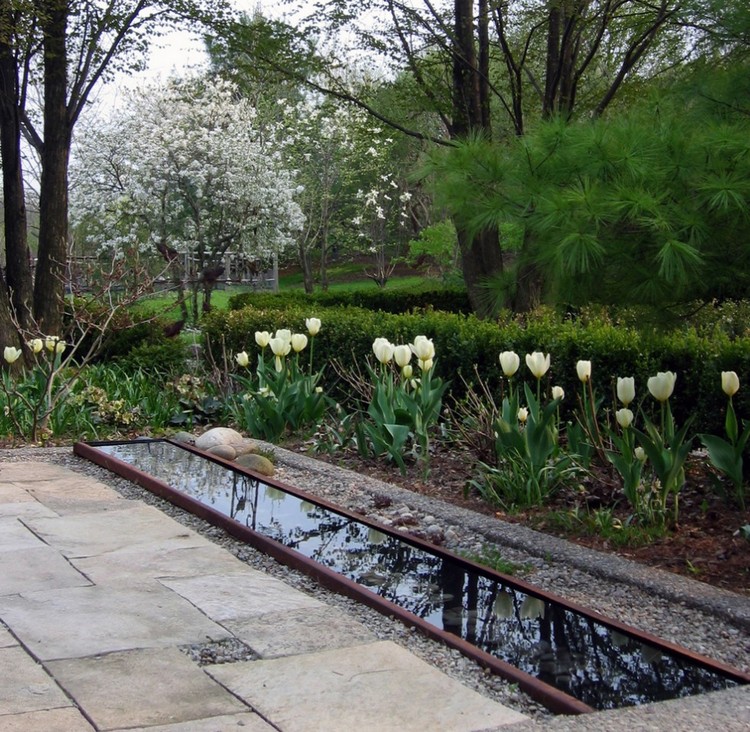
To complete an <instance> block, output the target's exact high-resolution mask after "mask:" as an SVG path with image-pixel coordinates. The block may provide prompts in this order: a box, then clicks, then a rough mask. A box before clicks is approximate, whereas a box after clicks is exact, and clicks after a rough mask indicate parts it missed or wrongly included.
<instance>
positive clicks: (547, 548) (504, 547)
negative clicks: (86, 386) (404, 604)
mask: <svg viewBox="0 0 750 732" xmlns="http://www.w3.org/2000/svg"><path fill="white" fill-rule="evenodd" d="M266 447H268V448H270V449H273V451H274V452H275V454H276V459H277V474H276V478H277V479H279V480H281V481H282V482H285V483H288V484H289V485H294V486H298V487H300V488H302V489H303V490H305V491H307V492H310V493H313V494H316V495H318V496H320V497H322V498H326V499H328V500H330V501H333V502H335V503H337V504H339V505H342V506H344V507H346V508H348V509H350V510H353V511H356V512H357V513H360V514H362V515H366V516H367V517H368V518H371V519H376V520H378V521H381V522H383V523H385V524H386V525H390V526H393V527H394V528H396V529H399V530H404V531H406V530H408V531H409V532H411V533H413V534H415V535H417V536H420V537H421V538H426V539H428V540H432V541H434V542H435V543H439V544H442V545H443V546H445V548H447V549H449V550H450V551H453V552H457V553H468V554H474V555H477V554H481V553H482V552H483V551H486V550H487V549H494V550H496V551H498V552H499V553H500V554H501V555H502V556H503V558H504V559H506V560H508V561H511V562H514V563H517V564H518V565H522V566H523V567H524V570H525V571H524V572H523V575H522V576H523V578H524V579H525V580H527V581H529V582H532V583H533V584H536V585H539V586H540V587H543V588H544V589H545V590H547V591H549V592H554V593H557V594H559V595H562V596H564V597H566V598H567V599H568V600H570V601H572V602H576V603H579V604H581V605H585V606H586V607H588V608H591V609H592V610H594V611H596V612H599V613H602V614H603V615H607V616H609V617H612V618H614V619H617V620H619V621H621V622H624V623H628V624H630V625H632V626H634V627H636V628H639V629H640V630H643V631H646V632H650V633H653V634H654V635H658V636H659V637H661V638H663V639H664V640H667V641H670V642H673V643H677V644H679V645H682V646H684V647H686V648H689V649H691V650H693V651H696V652H698V653H702V654H704V655H707V656H709V657H711V658H714V659H716V660H717V661H721V662H724V663H727V664H730V665H732V666H735V667H737V668H739V669H742V670H743V671H746V672H750V597H745V596H742V595H738V594H735V593H731V592H727V591H725V590H721V589H718V588H714V587H711V586H708V585H705V584H703V583H700V582H697V581H695V580H690V579H688V578H684V577H681V576H679V575H673V574H671V573H668V572H664V571H660V570H655V569H650V568H648V567H645V566H643V565H639V564H637V563H635V562H632V561H630V560H627V559H624V558H621V557H617V556H614V555H609V554H604V553H601V552H596V551H593V550H590V549H587V548H584V547H579V546H577V545H574V544H571V543H569V542H566V541H564V540H562V539H557V538H555V537H550V536H547V535H545V534H541V533H539V532H536V531H533V530H530V529H527V528H525V527H523V526H519V525H516V524H508V523H506V522H503V521H500V520H498V519H495V518H493V517H489V516H484V515H481V514H476V513H474V512H472V511H469V510H466V509H462V508H459V507H457V506H453V505H452V504H448V503H445V502H443V501H439V500H435V499H430V498H428V497H426V496H422V495H419V494H416V493H411V492H410V491H407V490H405V489H402V488H399V487H397V486H394V485H391V484H388V483H384V482H382V481H379V480H375V479H373V478H369V477H367V476H363V475H360V474H358V473H355V472H352V471H349V470H345V469H343V468H338V467H336V466H332V465H330V464H327V463H323V462H321V461H317V460H314V459H312V458H309V457H307V456H305V455H300V454H297V453H293V452H290V451H287V450H283V449H281V448H276V447H272V446H266ZM0 461H7V462H10V461H13V462H21V461H43V462H53V463H56V464H59V465H63V466H65V467H68V468H70V469H71V470H74V471H76V472H79V473H83V474H86V475H89V476H92V477H94V478H96V479H98V480H99V481H101V482H102V483H105V484H106V485H108V486H110V487H111V488H113V489H115V490H117V491H118V492H119V493H120V494H121V495H123V497H125V498H128V499H131V500H141V501H143V502H144V503H147V504H150V505H153V506H156V507H157V508H159V509H160V510H162V511H164V512H165V513H166V514H168V515H170V516H171V517H173V518H175V519H176V520H177V521H179V522H180V523H182V524H184V525H186V526H188V527H190V528H192V529H194V530H195V531H197V532H198V533H200V534H202V535H204V536H205V537H207V538H208V539H210V540H211V541H214V542H215V543H218V544H219V545H221V546H223V547H224V548H226V549H228V550H229V551H231V552H232V553H233V554H234V555H235V556H237V557H239V558H240V559H242V560H243V561H245V562H247V563H248V564H250V565H251V566H253V567H255V568H257V569H260V570H262V571H264V572H267V573H268V574H270V575H273V576H275V577H278V578H280V579H282V580H283V581H284V582H287V583H288V584H290V585H291V586H293V587H296V588H297V589H300V590H303V591H305V592H308V593H310V594H312V595H314V596H316V597H317V598H318V599H320V600H322V601H323V602H326V603H328V604H331V605H335V606H337V607H339V608H340V609H341V610H343V611H344V612H346V613H348V614H349V615H350V616H351V617H352V618H354V619H356V620H358V621H360V622H362V623H365V624H366V625H367V626H368V627H369V628H371V629H372V630H373V632H374V633H375V634H376V635H377V637H378V638H379V639H388V640H392V641H394V642H397V643H399V644H400V645H402V646H404V647H405V648H407V649H408V650H409V651H411V652H413V653H415V655H417V656H419V657H420V658H422V659H423V660H425V661H427V662H428V663H430V664H432V665H433V666H435V667H436V668H438V669H440V670H441V671H443V672H445V673H446V674H448V675H449V676H451V677H453V678H456V679H458V680H459V681H461V682H462V683H463V684H465V685H466V686H468V687H470V688H473V689H475V690H476V691H478V692H479V693H481V694H483V695H485V696H487V697H489V698H491V699H493V700H495V701H497V702H500V703H502V704H505V705H507V706H509V707H511V708H513V709H516V710H517V711H519V712H522V713H524V714H527V715H529V716H530V717H531V718H532V720H536V721H537V722H539V723H540V724H541V725H542V726H543V727H547V726H549V725H550V724H554V727H555V728H557V726H558V724H561V723H562V721H561V720H559V721H558V722H554V723H553V721H552V720H551V715H550V713H549V712H548V711H547V710H545V709H544V708H542V707H541V706H540V705H539V704H537V703H536V702H534V701H533V700H531V699H530V698H529V697H528V696H526V695H525V694H523V693H522V692H520V691H519V690H518V689H517V687H515V686H514V685H512V684H508V683H507V682H505V681H504V680H502V679H500V678H498V677H495V676H492V675H490V674H488V673H487V672H485V670H484V669H482V668H480V667H479V666H478V665H477V664H475V663H474V662H473V661H470V660H469V659H466V658H464V657H463V656H461V655H460V654H459V653H458V652H457V651H454V650H451V649H448V648H446V647H445V646H443V645H442V644H440V643H437V642H435V641H431V640H429V639H427V638H425V637H423V636H422V635H421V634H419V633H417V632H415V631H414V630H413V629H408V628H406V627H404V626H403V625H401V624H400V623H398V622H396V621H394V620H393V619H392V618H386V617H384V616H383V615H381V614H380V613H377V612H376V611H374V610H372V609H370V608H368V607H365V606H363V605H360V604H359V603H357V602H355V601H353V600H350V599H348V598H345V597H343V596H340V595H337V594H335V593H332V592H330V591H328V590H326V589H324V588H321V587H319V586H318V585H317V584H316V583H315V582H314V581H313V580H312V579H310V578H309V577H307V576H306V575H303V574H301V573H299V572H297V571H295V570H291V569H289V568H287V567H284V566H283V565H280V564H278V563H277V562H276V561H275V560H273V559H271V558H270V557H267V556H266V555H263V554H261V553H259V552H257V551H256V550H254V549H252V548H251V547H248V546H247V545H246V544H244V543H241V542H238V541H236V540H235V539H233V538H231V537H229V536H228V535H227V534H226V533H225V532H224V531H223V530H221V529H219V528H216V527H214V526H211V525H209V524H206V523H205V522H204V521H202V520H200V519H198V518H196V517H195V516H193V515H192V514H189V513H187V512H185V511H183V510H182V509H180V508H177V507H176V506H174V505H172V504H170V503H168V502H166V501H164V500H162V499H160V498H158V497H156V496H154V495H153V494H151V493H150V492H148V491H146V490H145V489H143V488H140V487H139V486H137V485H135V484H134V483H131V482H130V481H127V480H125V479H123V478H120V477H119V476H116V475H114V474H112V473H111V472H109V471H107V470H104V469H103V468H100V467H99V466H97V465H95V464H93V463H91V462H89V461H87V460H84V459H82V458H78V457H77V456H75V455H73V453H72V449H71V448H70V447H55V448H44V449H40V448H17V449H12V450H0ZM225 660H226V661H228V662H231V658H227V659H225ZM746 688H747V687H745V689H746ZM745 689H739V690H733V691H730V692H720V694H723V695H727V698H728V699H730V700H731V699H740V701H739V702H736V703H738V704H740V705H742V704H744V707H742V708H743V709H744V711H745V713H746V715H745V716H744V717H743V716H742V714H740V715H739V716H740V719H738V722H741V726H738V727H737V729H748V728H750V702H748V701H744V702H743V701H741V700H742V699H746V698H747V697H746V696H745V695H744V694H743V692H744V691H745ZM737 692H739V693H737ZM715 696H716V695H714V694H709V695H703V697H705V698H707V699H708V698H709V697H715ZM703 697H693V698H691V699H689V700H678V701H676V702H674V703H670V704H672V706H674V704H677V705H678V708H679V705H680V704H682V703H685V704H686V705H688V706H690V707H691V708H692V707H693V706H695V705H696V704H698V705H699V706H700V704H701V702H700V699H701V698H703ZM727 703H729V702H727ZM706 704H708V702H706ZM657 707H664V708H670V709H671V707H669V706H666V705H664V704H660V705H648V708H657ZM686 708H687V706H686ZM639 709H647V707H643V708H639ZM617 711H622V712H623V713H624V712H625V711H626V710H617ZM627 711H633V710H627ZM635 711H636V712H637V711H638V710H635ZM669 713H670V714H671V715H672V720H674V714H675V712H674V711H670V712H669ZM616 716H617V715H615V717H616ZM585 717H587V718H591V717H594V718H596V717H599V715H598V714H597V715H585ZM624 719H628V720H629V721H627V722H625V721H624V722H623V726H622V728H623V729H626V728H627V729H630V730H632V729H638V728H639V727H637V726H634V725H633V721H632V714H631V715H630V717H627V716H624ZM610 721H611V720H610ZM612 723H613V724H615V723H614V722H612ZM532 724H533V723H532ZM575 724H578V725H582V726H580V727H577V726H575ZM575 724H574V723H573V722H572V720H571V725H573V726H570V728H571V729H573V728H576V729H578V728H580V729H585V728H587V727H586V725H595V724H596V723H595V721H594V719H589V721H588V722H586V721H584V719H583V718H581V721H580V722H578V723H575ZM530 728H531V727H529V729H530ZM595 728H596V726H592V727H591V729H595ZM600 728H601V727H600ZM606 728H607V729H614V728H615V727H610V726H609V722H608V723H607V727H606ZM647 728H648V729H667V728H669V729H678V728H679V729H682V727H679V726H676V725H674V724H670V726H669V727H658V726H657V727H644V729H647ZM723 728H725V729H728V728H727V727H726V726H724V727H723ZM684 729H691V728H690V727H687V726H686V727H684ZM693 729H694V728H693Z"/></svg>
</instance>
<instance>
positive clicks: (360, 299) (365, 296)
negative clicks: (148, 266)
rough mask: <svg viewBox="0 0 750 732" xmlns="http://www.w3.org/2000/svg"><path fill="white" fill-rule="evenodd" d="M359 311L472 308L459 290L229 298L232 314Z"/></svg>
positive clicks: (461, 310)
mask: <svg viewBox="0 0 750 732" xmlns="http://www.w3.org/2000/svg"><path fill="white" fill-rule="evenodd" d="M294 305H298V306H300V307H307V308H308V309H310V308H313V309H314V308H317V307H325V308H328V307H350V306H351V307H358V308H366V309H368V310H379V311H381V312H384V313H394V314H396V313H407V312H409V311H411V310H443V311H445V312H450V313H469V312H471V306H470V304H469V298H468V296H467V294H466V290H464V289H463V288H459V287H441V288H434V287H430V288H425V289H416V290H411V289H410V290H387V289H385V290H380V289H373V290H371V291H370V290H357V291H348V290H347V291H341V292H318V293H314V294H312V295H308V294H306V293H304V292H301V291H299V290H292V291H289V292H276V293H259V292H243V293H241V294H239V295H234V296H233V297H231V298H229V309H230V310H241V309H242V308H244V307H247V306H251V307H254V308H256V309H266V308H278V307H292V306H294Z"/></svg>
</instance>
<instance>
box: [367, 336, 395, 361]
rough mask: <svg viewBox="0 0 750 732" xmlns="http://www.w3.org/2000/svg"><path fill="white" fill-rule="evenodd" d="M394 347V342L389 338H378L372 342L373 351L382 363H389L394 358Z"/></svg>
mask: <svg viewBox="0 0 750 732" xmlns="http://www.w3.org/2000/svg"><path fill="white" fill-rule="evenodd" d="M393 349H394V346H393V344H392V343H391V342H390V341H389V340H388V339H387V338H376V339H375V340H374V341H373V344H372V352H373V353H374V354H375V358H377V359H378V361H380V363H382V364H386V363H389V362H390V360H391V359H392V358H393Z"/></svg>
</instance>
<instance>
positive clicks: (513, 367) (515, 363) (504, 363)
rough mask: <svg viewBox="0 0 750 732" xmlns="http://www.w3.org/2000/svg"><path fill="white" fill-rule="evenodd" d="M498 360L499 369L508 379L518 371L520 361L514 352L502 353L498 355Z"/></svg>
mask: <svg viewBox="0 0 750 732" xmlns="http://www.w3.org/2000/svg"><path fill="white" fill-rule="evenodd" d="M499 359H500V368H501V369H502V370H503V374H505V376H507V377H508V378H510V377H511V376H513V374H515V373H516V371H518V367H519V366H520V364H521V359H520V358H519V356H518V354H517V353H516V352H515V351H503V352H502V353H501V354H500V356H499Z"/></svg>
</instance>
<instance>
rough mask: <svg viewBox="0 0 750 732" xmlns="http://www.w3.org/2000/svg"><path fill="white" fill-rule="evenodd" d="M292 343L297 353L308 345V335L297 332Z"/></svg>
mask: <svg viewBox="0 0 750 732" xmlns="http://www.w3.org/2000/svg"><path fill="white" fill-rule="evenodd" d="M291 345H292V348H293V349H294V352H295V353H299V352H300V351H303V350H304V349H305V347H306V346H307V336H306V335H305V334H304V333H295V334H294V335H293V336H292V340H291Z"/></svg>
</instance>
